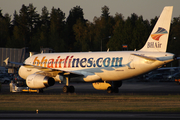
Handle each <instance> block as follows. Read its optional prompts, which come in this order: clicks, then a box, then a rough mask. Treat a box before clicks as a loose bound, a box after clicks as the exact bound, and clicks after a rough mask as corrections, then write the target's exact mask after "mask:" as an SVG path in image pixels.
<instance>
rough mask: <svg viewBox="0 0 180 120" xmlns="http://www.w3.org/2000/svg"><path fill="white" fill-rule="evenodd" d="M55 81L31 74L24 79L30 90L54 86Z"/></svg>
mask: <svg viewBox="0 0 180 120" xmlns="http://www.w3.org/2000/svg"><path fill="white" fill-rule="evenodd" d="M54 83H55V80H54V79H53V78H51V77H48V76H44V75H40V74H31V75H29V76H28V77H27V78H26V84H27V86H28V87H30V88H34V89H42V88H46V87H49V86H52V85H54Z"/></svg>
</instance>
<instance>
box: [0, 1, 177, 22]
mask: <svg viewBox="0 0 180 120" xmlns="http://www.w3.org/2000/svg"><path fill="white" fill-rule="evenodd" d="M30 3H32V4H33V6H34V7H36V11H37V13H39V14H41V11H42V8H43V7H44V6H46V7H47V9H48V10H49V13H50V12H51V9H52V7H54V8H60V9H61V10H62V11H63V12H64V13H65V15H66V18H67V17H68V15H69V11H70V10H71V9H72V8H73V7H75V6H80V7H81V8H82V9H83V12H84V18H85V19H87V20H89V21H91V22H92V21H93V19H94V17H95V16H96V17H100V16H101V14H102V10H101V8H102V7H103V6H105V5H106V6H108V7H109V12H110V15H112V16H115V14H116V13H121V14H122V15H123V16H124V18H125V19H126V18H127V17H128V16H131V14H132V13H135V14H137V15H138V16H140V15H142V16H143V18H144V20H145V19H148V20H150V19H152V18H154V17H155V16H159V15H160V13H161V12H162V10H163V8H164V6H174V9H173V15H172V17H180V6H179V5H180V0H0V9H1V10H2V13H3V15H4V14H5V13H8V14H9V15H11V16H12V19H13V14H14V11H15V10H16V11H17V13H19V10H20V9H21V8H22V5H23V4H24V5H25V6H29V4H30Z"/></svg>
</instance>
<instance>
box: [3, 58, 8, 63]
mask: <svg viewBox="0 0 180 120" xmlns="http://www.w3.org/2000/svg"><path fill="white" fill-rule="evenodd" d="M3 62H5V63H6V65H8V63H9V57H8V58H6V59H5V60H4V61H3Z"/></svg>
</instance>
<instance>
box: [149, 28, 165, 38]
mask: <svg viewBox="0 0 180 120" xmlns="http://www.w3.org/2000/svg"><path fill="white" fill-rule="evenodd" d="M167 33H168V32H167V31H166V29H164V28H161V27H159V28H158V30H157V31H156V32H155V33H154V34H152V35H151V37H152V38H153V39H154V40H157V41H159V38H160V37H161V36H162V35H164V34H167Z"/></svg>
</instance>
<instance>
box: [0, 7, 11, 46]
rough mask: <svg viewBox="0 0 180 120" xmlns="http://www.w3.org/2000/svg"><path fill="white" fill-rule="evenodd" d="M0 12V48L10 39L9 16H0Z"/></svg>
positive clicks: (0, 14)
mask: <svg viewBox="0 0 180 120" xmlns="http://www.w3.org/2000/svg"><path fill="white" fill-rule="evenodd" d="M1 12H2V10H0V47H5V46H6V43H7V40H8V39H10V29H9V28H10V21H11V19H10V18H11V17H10V16H9V14H5V15H4V16H3V15H2V13H1Z"/></svg>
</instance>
